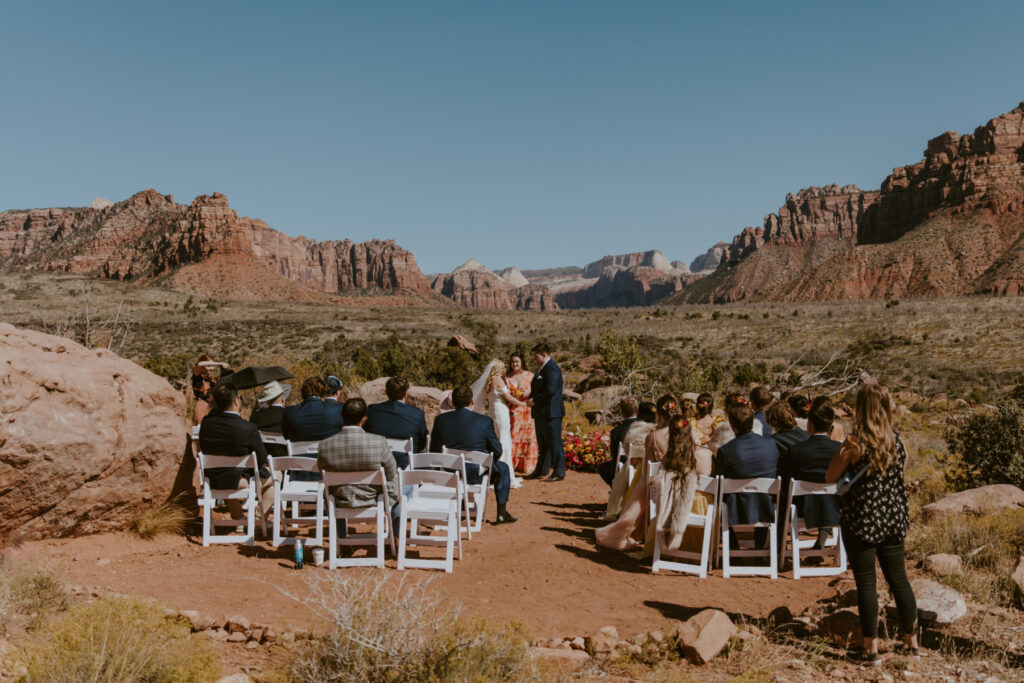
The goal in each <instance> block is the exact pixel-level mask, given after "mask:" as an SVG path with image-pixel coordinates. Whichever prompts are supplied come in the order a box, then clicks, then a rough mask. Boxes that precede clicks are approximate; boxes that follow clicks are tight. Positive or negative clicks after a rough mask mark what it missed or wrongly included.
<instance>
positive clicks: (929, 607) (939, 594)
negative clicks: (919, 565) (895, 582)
mask: <svg viewBox="0 0 1024 683" xmlns="http://www.w3.org/2000/svg"><path fill="white" fill-rule="evenodd" d="M910 586H911V588H913V589H914V597H915V598H917V616H918V618H919V619H920V620H921V621H923V622H931V623H939V624H951V623H953V622H954V621H956V620H957V619H960V618H961V617H963V616H964V615H966V614H967V603H966V602H965V601H964V596H962V595H960V593H958V592H957V591H955V590H953V589H952V588H950V587H949V586H943V585H942V584H941V583H936V582H935V581H932V580H930V579H914V580H913V581H911V582H910Z"/></svg>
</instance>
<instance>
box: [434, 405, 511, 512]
mask: <svg viewBox="0 0 1024 683" xmlns="http://www.w3.org/2000/svg"><path fill="white" fill-rule="evenodd" d="M452 405H454V406H455V408H454V410H452V411H450V412H447V413H441V414H440V415H438V416H437V417H436V418H434V430H433V431H432V432H431V434H430V451H431V452H432V453H440V452H441V449H442V448H443V447H447V448H455V449H458V450H460V451H478V452H480V453H491V454H492V455H494V456H495V457H494V464H493V466H492V467H491V484H493V486H494V499H495V502H497V504H498V516H497V518H496V520H495V522H494V523H495V524H511V523H512V522H514V521H516V518H515V517H513V516H512V515H510V514H509V513H508V507H507V506H508V494H509V490H510V489H511V488H512V473H511V472H509V469H508V465H506V464H505V463H503V462H500V461H499V460H498V458H499V457H501V441H500V440H499V439H498V435H497V433H495V431H494V420H492V419H491V418H489V417H487V416H486V415H481V414H480V413H476V412H473V410H471V408H472V405H473V390H472V389H470V388H469V387H467V386H460V387H457V388H456V389H455V390H454V391H453V392H452ZM466 480H467V483H469V484H479V483H480V481H481V477H480V466H479V465H477V464H476V463H471V462H467V463H466Z"/></svg>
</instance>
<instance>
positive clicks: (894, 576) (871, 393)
mask: <svg viewBox="0 0 1024 683" xmlns="http://www.w3.org/2000/svg"><path fill="white" fill-rule="evenodd" d="M906 462H907V451H906V448H904V446H903V439H902V438H900V435H899V434H897V433H896V432H895V431H893V426H892V403H891V399H890V398H889V392H888V391H887V390H886V389H885V387H883V386H882V385H880V384H877V383H871V384H865V385H864V386H863V387H861V390H860V391H859V392H857V407H856V413H855V414H854V418H853V428H852V430H851V433H850V436H849V437H847V439H846V440H845V441H844V442H843V445H842V446H840V447H839V451H838V452H837V453H836V455H835V457H834V458H833V459H832V463H831V464H830V465H829V467H828V472H826V473H825V481H827V482H829V483H834V482H837V481H839V478H840V477H841V476H842V474H843V472H845V471H846V470H847V469H848V468H851V467H852V468H853V472H854V473H855V474H856V473H858V472H860V471H861V470H862V469H863V468H865V466H866V468H867V469H866V471H865V472H864V474H863V475H861V476H860V478H859V479H857V481H855V482H854V483H853V485H852V486H851V487H850V489H849V491H847V492H846V493H845V494H844V495H843V496H837V497H836V499H837V502H838V503H839V519H840V523H841V525H842V533H843V545H844V546H845V547H846V554H847V556H848V557H849V558H850V567H851V569H852V570H853V578H854V580H855V581H856V583H857V611H858V613H859V614H860V628H861V632H862V633H863V634H864V652H863V654H862V655H861V658H862V659H863V661H864V662H866V663H868V664H871V665H872V666H880V665H881V663H882V659H881V656H880V655H879V654H878V593H877V591H876V590H875V559H876V558H877V560H878V564H879V565H880V566H881V568H882V574H883V575H884V576H885V580H886V582H887V583H888V584H889V590H890V592H891V593H892V595H893V597H894V598H895V599H896V609H897V611H898V613H899V620H900V632H901V633H902V635H903V643H904V645H905V646H906V648H907V651H908V653H909V654H910V655H911V656H912V657H915V658H916V657H919V656H920V650H919V649H918V644H917V601H916V600H915V599H914V591H913V589H912V588H911V587H910V581H908V580H907V567H906V560H905V559H904V553H903V541H904V538H905V537H906V534H907V527H908V526H910V514H909V512H908V509H907V490H906V488H905V486H904V483H903V468H904V466H905V465H906Z"/></svg>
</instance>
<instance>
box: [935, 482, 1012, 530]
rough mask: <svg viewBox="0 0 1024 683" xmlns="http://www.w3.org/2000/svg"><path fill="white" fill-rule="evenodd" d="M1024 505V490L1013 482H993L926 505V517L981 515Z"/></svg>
mask: <svg viewBox="0 0 1024 683" xmlns="http://www.w3.org/2000/svg"><path fill="white" fill-rule="evenodd" d="M1018 507H1024V491H1022V490H1020V489H1019V488H1017V487H1016V486H1014V485H1012V484H991V485H989V486H981V487H978V488H976V489H967V490H966V491H960V492H959V493H953V494H950V495H948V496H946V497H945V498H943V499H942V500H938V501H936V502H934V503H931V504H929V505H925V506H924V515H925V519H927V520H929V521H931V520H935V519H940V518H943V517H951V516H954V515H981V514H984V513H986V512H993V511H995V510H1001V509H1003V508H1018Z"/></svg>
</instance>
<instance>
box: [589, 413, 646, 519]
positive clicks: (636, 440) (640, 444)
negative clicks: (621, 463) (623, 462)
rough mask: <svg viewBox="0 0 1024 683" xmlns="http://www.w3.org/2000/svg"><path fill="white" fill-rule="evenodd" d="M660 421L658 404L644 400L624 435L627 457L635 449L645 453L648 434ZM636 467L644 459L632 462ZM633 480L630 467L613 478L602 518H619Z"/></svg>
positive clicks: (624, 468) (623, 442) (623, 440)
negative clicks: (634, 419)
mask: <svg viewBox="0 0 1024 683" xmlns="http://www.w3.org/2000/svg"><path fill="white" fill-rule="evenodd" d="M657 421H658V412H657V406H656V405H655V404H654V403H652V402H651V401H643V402H641V403H640V406H639V407H638V408H637V413H636V421H635V422H633V424H631V425H630V426H629V429H627V430H626V433H625V434H624V435H623V436H622V447H623V449H624V450H625V451H626V457H627V458H629V457H630V453H632V452H634V451H635V450H639V452H640V453H645V451H646V444H647V436H648V435H649V434H650V433H651V432H653V431H654V430H655V428H656V427H657V424H655V423H656V422H657ZM631 464H632V465H633V466H634V467H640V466H641V465H642V464H643V461H642V460H637V461H636V462H633V463H631ZM631 481H632V479H631V477H630V473H629V468H628V467H623V468H622V469H620V470H619V473H618V474H616V475H615V478H614V479H613V480H612V490H611V492H610V493H609V494H608V507H607V508H606V510H605V513H604V516H603V517H602V519H604V520H605V521H609V520H613V519H617V518H618V516H619V512H620V511H621V510H622V504H623V502H624V501H625V499H626V494H627V493H628V492H629V485H630V482H631Z"/></svg>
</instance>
